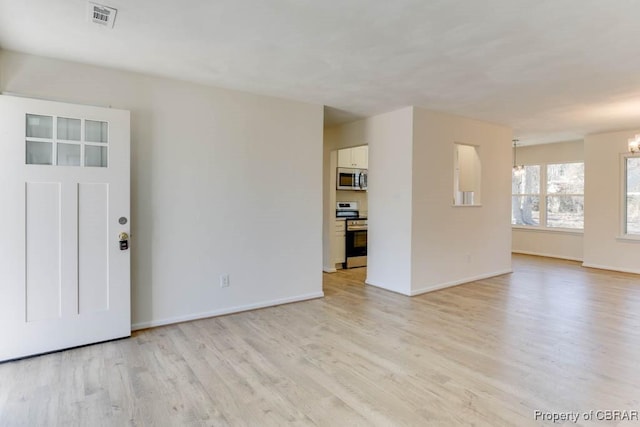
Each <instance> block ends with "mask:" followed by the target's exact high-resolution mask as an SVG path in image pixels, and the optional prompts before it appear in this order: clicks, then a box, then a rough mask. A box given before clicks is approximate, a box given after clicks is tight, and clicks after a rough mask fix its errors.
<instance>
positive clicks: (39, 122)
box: [27, 114, 53, 139]
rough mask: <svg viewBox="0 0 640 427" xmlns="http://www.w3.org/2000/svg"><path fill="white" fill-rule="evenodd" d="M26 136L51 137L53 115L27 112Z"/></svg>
mask: <svg viewBox="0 0 640 427" xmlns="http://www.w3.org/2000/svg"><path fill="white" fill-rule="evenodd" d="M27 137H30V138H49V139H51V138H53V117H51V116H38V115H36V114H27Z"/></svg>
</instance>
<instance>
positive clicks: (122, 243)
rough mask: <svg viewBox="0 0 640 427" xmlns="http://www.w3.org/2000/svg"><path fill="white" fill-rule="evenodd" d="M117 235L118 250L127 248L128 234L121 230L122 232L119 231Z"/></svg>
mask: <svg viewBox="0 0 640 427" xmlns="http://www.w3.org/2000/svg"><path fill="white" fill-rule="evenodd" d="M119 237H120V250H121V251H126V250H127V249H129V235H128V234H127V233H125V232H124V231H123V232H122V233H120V235H119Z"/></svg>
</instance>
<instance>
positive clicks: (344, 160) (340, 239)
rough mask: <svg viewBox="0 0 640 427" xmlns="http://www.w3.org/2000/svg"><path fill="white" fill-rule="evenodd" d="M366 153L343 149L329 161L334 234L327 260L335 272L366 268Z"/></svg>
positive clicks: (365, 148) (362, 150)
mask: <svg viewBox="0 0 640 427" xmlns="http://www.w3.org/2000/svg"><path fill="white" fill-rule="evenodd" d="M368 152H369V147H368V146H366V145H364V146H360V147H353V148H346V149H341V150H337V151H336V154H335V157H334V159H335V160H333V159H332V164H331V168H332V170H333V171H334V174H333V176H334V177H335V185H332V186H331V188H332V191H333V194H332V195H335V199H333V200H334V201H335V234H334V235H333V236H332V238H333V239H332V246H331V260H332V267H334V268H335V269H343V268H356V267H364V266H366V265H367V236H368V218H367V214H368V172H369V171H368ZM334 162H335V163H334Z"/></svg>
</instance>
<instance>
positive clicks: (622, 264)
mask: <svg viewBox="0 0 640 427" xmlns="http://www.w3.org/2000/svg"><path fill="white" fill-rule="evenodd" d="M637 133H640V130H635V131H633V130H631V131H624V132H611V133H603V134H597V135H589V136H587V137H586V138H585V141H584V160H585V219H584V220H585V225H584V264H583V265H584V266H586V267H597V268H605V269H609V270H619V271H627V272H632V273H640V267H639V264H638V260H639V259H640V242H638V241H628V240H622V239H619V238H618V237H619V236H621V234H622V227H621V225H622V197H623V194H622V174H623V171H622V168H621V156H622V154H624V153H626V152H627V140H628V139H629V138H630V137H632V136H633V135H635V134H637Z"/></svg>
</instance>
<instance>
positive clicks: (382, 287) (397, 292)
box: [364, 280, 411, 297]
mask: <svg viewBox="0 0 640 427" xmlns="http://www.w3.org/2000/svg"><path fill="white" fill-rule="evenodd" d="M364 283H365V285H369V286H373V287H374V288H378V289H382V290H383V291H389V292H393V293H396V294H400V295H404V296H407V297H410V296H411V295H409V294H407V293H404V292H400V291H398V290H396V289H389V288H385V287H384V286H380V285H376V284H375V283H371V282H368V281H366V280H365V282H364Z"/></svg>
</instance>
